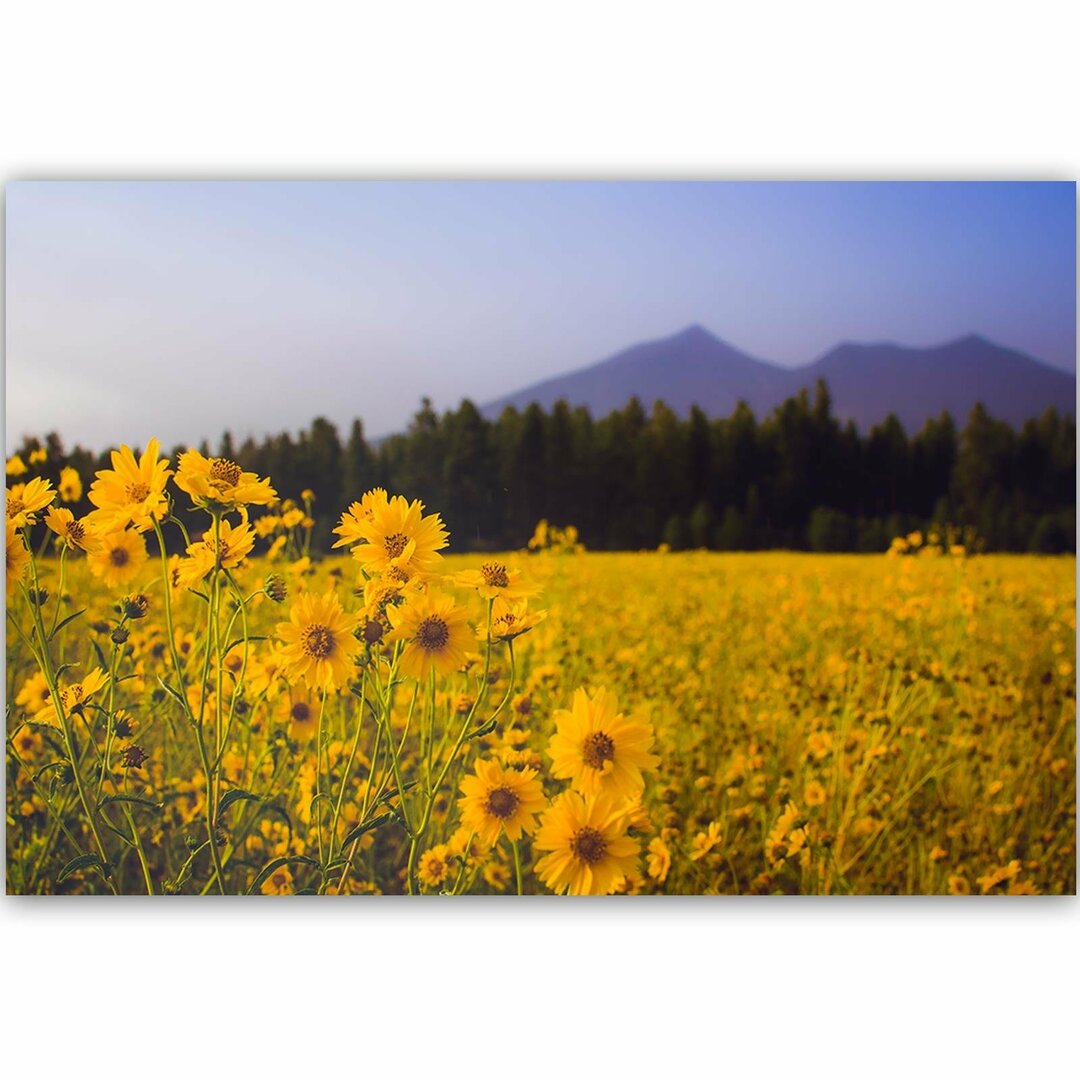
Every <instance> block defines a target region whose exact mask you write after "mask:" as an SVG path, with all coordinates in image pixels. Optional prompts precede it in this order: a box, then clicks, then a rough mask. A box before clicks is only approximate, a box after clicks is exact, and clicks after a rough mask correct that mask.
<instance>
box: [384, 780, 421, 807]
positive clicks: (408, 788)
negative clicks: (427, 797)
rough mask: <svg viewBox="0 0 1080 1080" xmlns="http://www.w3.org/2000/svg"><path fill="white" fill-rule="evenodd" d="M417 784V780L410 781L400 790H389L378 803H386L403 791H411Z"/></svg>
mask: <svg viewBox="0 0 1080 1080" xmlns="http://www.w3.org/2000/svg"><path fill="white" fill-rule="evenodd" d="M419 783H420V781H419V780H410V781H409V782H408V783H407V784H405V785H404V786H403V787H402V788H401V789H400V790H399V789H398V788H391V789H390V790H389V791H388V792H387V793H386V794H385V795H383V796H382V798H381V799H379V802H381V803H388V802H389V801H390V800H391V799H392V798H394V797H395V796H396V795H400V794H401V793H402V792H404V791H412V789H413V788H414V787H416V785H417V784H419Z"/></svg>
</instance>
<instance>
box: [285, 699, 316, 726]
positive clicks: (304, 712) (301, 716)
mask: <svg viewBox="0 0 1080 1080" xmlns="http://www.w3.org/2000/svg"><path fill="white" fill-rule="evenodd" d="M289 715H290V716H291V717H292V718H293V719H294V720H295V721H296V722H297V723H298V724H304V723H307V721H308V720H310V719H311V706H310V705H308V703H307V702H306V701H298V702H297V703H296V704H295V705H294V706H293V707H292V708H291V709H290V710H289Z"/></svg>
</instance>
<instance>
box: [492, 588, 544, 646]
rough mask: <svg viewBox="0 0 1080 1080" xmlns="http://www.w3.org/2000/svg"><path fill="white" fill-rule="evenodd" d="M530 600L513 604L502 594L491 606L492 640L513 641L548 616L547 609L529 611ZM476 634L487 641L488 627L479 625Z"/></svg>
mask: <svg viewBox="0 0 1080 1080" xmlns="http://www.w3.org/2000/svg"><path fill="white" fill-rule="evenodd" d="M528 607H529V602H528V600H519V601H518V602H517V603H514V604H511V603H508V602H507V601H506V600H504V599H503V598H502V597H501V596H500V597H499V598H498V599H497V600H496V601H495V603H494V604H492V606H491V640H492V641H513V640H514V639H515V638H518V637H521V635H522V634H524V633H526V632H527V631H529V630H531V629H532V628H533V627H534V626H536V625H537V623H541V622H543V621H544V619H546V618H547V612H546V611H529V610H528ZM476 636H477V637H478V638H479V639H480V640H481V641H487V627H486V626H478V627H477V628H476Z"/></svg>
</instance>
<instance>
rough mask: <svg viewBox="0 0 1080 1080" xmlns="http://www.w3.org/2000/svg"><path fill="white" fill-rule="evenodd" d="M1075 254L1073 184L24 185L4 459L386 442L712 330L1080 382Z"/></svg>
mask: <svg viewBox="0 0 1080 1080" xmlns="http://www.w3.org/2000/svg"><path fill="white" fill-rule="evenodd" d="M1075 245H1076V188H1075V185H1074V184H1072V183H1000V182H999V183H938V182H934V183H863V182H853V183H804V184H800V183H730V182H662V183H661V182H626V181H621V182H608V181H605V182H576V181H575V182H553V181H552V182H516V181H488V182H460V181H444V182H434V181H410V182H372V181H342V182H321V181H320V182H311V181H292V182H280V183H271V182H257V181H252V182H247V181H229V182H157V181H154V182H150V181H137V182H123V183H120V182H110V181H94V182H81V181H48V182H37V181H18V182H12V183H9V184H8V185H7V188H6V253H7V265H6V350H5V355H6V413H7V426H6V445H7V449H8V452H10V451H11V450H12V449H13V448H14V447H15V446H16V445H17V444H18V443H19V442H20V441H21V437H22V435H23V434H24V433H26V434H44V433H46V432H48V431H54V430H55V431H57V432H59V433H60V435H61V437H62V439H63V440H64V442H65V444H66V445H68V446H70V445H73V444H75V443H81V444H82V445H83V446H85V447H88V448H93V449H102V448H104V447H106V446H109V445H116V444H118V443H121V442H128V443H131V444H139V445H143V444H145V442H146V440H147V439H148V438H149V437H150V436H152V435H157V436H158V437H160V438H161V440H162V443H163V444H164V445H165V446H166V447H169V446H172V445H175V444H180V443H197V442H199V441H200V440H201V439H203V438H207V439H209V440H210V442H211V444H216V442H217V439H218V437H219V436H220V434H221V432H222V431H224V430H226V429H228V430H230V431H231V432H232V433H233V435H234V436H235V437H236V438H238V439H242V438H243V437H245V436H246V435H248V434H253V435H255V436H257V437H259V436H262V435H264V434H266V433H271V432H278V431H283V430H289V431H294V432H295V431H297V430H298V429H300V428H302V427H305V426H306V425H307V424H308V423H309V422H310V421H311V419H312V418H314V417H316V416H326V417H328V418H329V419H331V420H333V421H334V422H335V423H337V424H338V425H339V427H340V428H341V429H342V433H343V436H344V435H346V434H347V430H348V426H349V424H350V423H351V422H352V419H353V418H354V417H359V418H360V419H362V420H363V422H364V426H365V430H366V432H367V433H368V435H370V436H379V435H384V434H387V433H390V432H393V431H396V430H401V429H402V428H403V427H404V426H405V425H406V424H407V423H408V420H409V417H410V416H411V415H412V413H413V412H415V411H416V408H417V406H418V405H419V402H420V399H421V397H422V396H424V395H427V396H429V397H431V398H432V400H433V401H434V403H435V405H436V407H437V408H440V409H441V408H450V407H454V406H456V405H457V404H458V402H459V401H460V400H461V398H463V397H469V398H471V399H472V400H473V401H475V402H476V403H478V404H483V403H485V402H487V401H490V400H492V399H494V398H498V397H501V396H503V395H504V394H508V393H511V392H513V391H515V390H518V389H520V388H522V387H524V386H527V385H528V384H530V383H532V382H536V381H538V380H540V379H544V378H548V377H550V376H552V375H557V374H560V373H562V372H567V371H571V370H573V369H575V368H578V367H582V366H586V365H588V364H591V363H594V362H596V361H598V360H601V359H604V358H605V357H607V356H609V355H611V354H613V353H615V352H618V351H620V350H621V349H623V348H625V347H628V346H630V345H633V344H636V343H638V342H640V341H644V340H649V339H653V338H660V337H665V336H667V335H669V334H673V333H675V332H677V331H679V330H681V329H683V328H685V327H686V326H688V325H691V324H694V323H699V324H701V325H703V326H705V327H707V328H708V329H709V330H711V331H712V332H713V333H715V334H716V335H718V336H719V337H721V338H723V339H724V340H726V341H728V342H729V343H731V344H732V345H735V346H736V347H738V348H740V349H742V350H743V351H745V352H748V353H750V354H751V355H753V356H756V357H758V358H759V359H762V360H768V361H771V362H773V363H777V364H781V365H784V366H789V367H790V366H797V365H802V364H806V363H810V362H812V361H813V360H815V359H817V358H818V357H819V356H821V355H822V354H823V353H825V352H826V351H828V350H829V349H830V348H831V347H832V346H834V345H835V344H837V343H839V342H841V341H862V342H878V341H891V342H896V343H900V344H905V345H934V344H940V343H942V342H944V341H948V340H951V339H953V338H956V337H960V336H962V335H965V334H968V333H978V334H981V335H982V336H984V337H987V338H989V339H991V340H993V341H995V342H998V343H1000V344H1002V345H1007V346H1010V347H1012V348H1016V349H1019V350H1020V351H1022V352H1026V353H1028V354H1030V355H1032V356H1034V357H1036V358H1037V359H1040V360H1043V361H1045V362H1046V363H1049V364H1052V365H1054V366H1056V367H1059V368H1063V369H1066V370H1069V371H1074V370H1075V367H1076V246H1075Z"/></svg>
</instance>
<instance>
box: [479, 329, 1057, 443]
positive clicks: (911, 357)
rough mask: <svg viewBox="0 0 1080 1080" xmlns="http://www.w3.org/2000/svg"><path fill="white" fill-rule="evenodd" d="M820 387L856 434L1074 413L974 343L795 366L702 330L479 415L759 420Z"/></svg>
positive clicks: (1050, 381)
mask: <svg viewBox="0 0 1080 1080" xmlns="http://www.w3.org/2000/svg"><path fill="white" fill-rule="evenodd" d="M819 378H821V379H824V380H825V381H826V382H827V383H828V386H829V392H830V394H831V395H832V399H833V410H834V412H835V414H836V415H837V416H838V417H839V418H840V419H841V420H848V419H851V420H854V421H855V423H856V424H857V425H858V426H859V427H860V428H862V429H866V428H868V427H870V426H871V425H872V424H875V423H878V422H879V421H881V420H883V419H884V418H885V417H886V416H887V415H888V414H889V413H890V412H892V413H895V414H896V415H897V416H898V417H899V418H900V420H901V422H902V423H903V424H904V426H905V428H907V429H908V430H909V431H914V430H917V429H918V428H920V427H922V425H923V423H925V421H926V420H927V418H929V417H931V416H937V415H938V414H940V413H941V412H942V410H945V409H947V410H948V411H949V412H950V413H952V415H953V417H954V418H955V419H956V420H957V421H959V422H960V423H963V421H964V420H965V419H966V417H967V414H968V413H969V412H970V411H971V408H972V406H974V405H975V403H976V402H980V401H981V402H982V403H983V405H985V407H986V409H987V411H988V412H989V413H990V415H991V416H994V417H996V418H998V419H1001V420H1007V421H1008V422H1009V423H1011V424H1013V425H1014V426H1017V427H1019V426H1020V425H1022V424H1023V422H1024V421H1025V420H1027V419H1028V418H1029V417H1032V416H1038V415H1039V414H1040V413H1042V412H1043V411H1044V410H1045V409H1046V408H1047V407H1048V406H1051V405H1053V406H1054V407H1055V408H1057V409H1058V411H1059V412H1062V413H1068V414H1070V415H1074V414H1075V412H1076V378H1075V376H1073V375H1071V374H1068V373H1067V372H1063V371H1059V370H1058V369H1057V368H1052V367H1049V366H1048V365H1046V364H1044V363H1042V362H1040V361H1038V360H1035V359H1033V358H1032V357H1030V356H1026V355H1025V354H1024V353H1020V352H1016V351H1015V350H1013V349H1007V348H1003V347H1002V346H1000V345H995V344H994V343H993V342H991V341H987V340H986V339H985V338H981V337H979V336H977V335H974V334H973V335H970V336H968V337H963V338H959V339H957V340H956V341H952V342H949V343H948V344H945V345H939V346H935V347H932V348H926V349H919V348H908V347H906V346H901V345H891V344H876V345H859V344H851V343H845V344H842V345H838V346H836V348H834V349H832V350H831V351H829V352H827V353H826V354H825V355H824V356H822V357H821V358H820V359H819V360H815V361H814V362H813V363H811V364H807V365H806V366H804V367H799V368H794V369H791V368H782V367H778V366H777V365H775V364H770V363H767V362H766V361H764V360H758V359H756V358H754V357H752V356H748V355H747V354H746V353H744V352H740V351H739V350H738V349H736V348H734V347H733V346H731V345H729V344H727V343H726V342H724V341H721V340H720V339H719V338H718V337H716V336H715V335H713V334H711V333H710V332H709V331H708V330H706V329H704V328H703V327H701V326H691V327H688V328H687V329H686V330H683V331H681V332H680V333H678V334H675V335H674V336H672V337H668V338H662V339H660V340H658V341H648V342H644V343H642V344H640V345H634V346H632V347H631V348H629V349H626V350H624V351H623V352H620V353H616V354H615V355H614V356H611V357H608V358H607V359H606V360H601V361H600V362H599V363H598V364H593V365H591V366H589V367H585V368H581V369H579V370H577V371H572V372H569V373H568V374H566V375H560V376H557V377H555V378H552V379H546V380H545V381H543V382H539V383H536V384H535V385H533V386H528V387H526V388H525V389H523V390H519V391H518V392H517V393H514V394H510V395H508V396H507V397H504V398H500V399H499V400H497V401H493V402H491V403H489V404H488V405H485V406H484V407H483V408H482V412H483V413H484V415H485V416H489V417H495V416H498V415H499V413H500V412H501V411H502V410H503V409H504V408H505V407H506V406H508V405H513V406H516V407H517V408H519V409H520V408H524V407H525V406H527V405H529V404H530V403H532V402H536V403H537V404H538V405H541V406H542V407H544V408H545V409H549V408H550V407H551V406H552V405H554V403H555V402H556V401H558V400H559V399H560V398H564V399H565V400H566V401H567V402H569V403H570V404H571V405H585V406H587V407H588V408H589V410H590V411H591V412H592V414H593V415H594V416H604V415H606V414H607V413H609V412H611V411H612V410H613V409H618V408H621V407H622V406H623V405H625V404H626V402H627V401H628V400H629V399H630V398H631V397H632V396H637V397H638V398H639V399H640V400H641V402H642V403H643V404H644V405H645V407H646V408H648V407H650V406H651V405H652V403H653V402H654V401H656V400H663V401H665V402H666V403H667V404H668V405H670V406H671V408H673V409H674V410H675V411H676V412H678V413H680V414H682V415H685V414H686V413H687V412H688V411H689V409H690V406H691V405H695V404H696V405H698V406H700V407H701V408H702V409H703V410H704V411H705V412H706V413H707V414H708V415H710V416H727V415H729V414H730V413H731V412H732V410H733V409H734V408H735V406H736V405H737V404H738V402H739V401H740V400H741V401H745V402H746V403H747V404H748V405H749V406H750V407H751V408H752V409H753V410H754V412H755V413H756V414H757V415H758V416H759V417H760V416H763V415H765V414H766V413H768V412H770V411H771V410H772V409H774V408H775V407H776V406H777V405H779V404H780V403H781V402H782V401H784V400H785V399H786V398H788V397H790V396H791V395H792V394H795V393H797V392H798V391H799V390H800V389H801V388H803V387H807V388H808V389H810V390H811V391H813V388H814V385H815V383H816V381H817V380H818V379H819Z"/></svg>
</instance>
